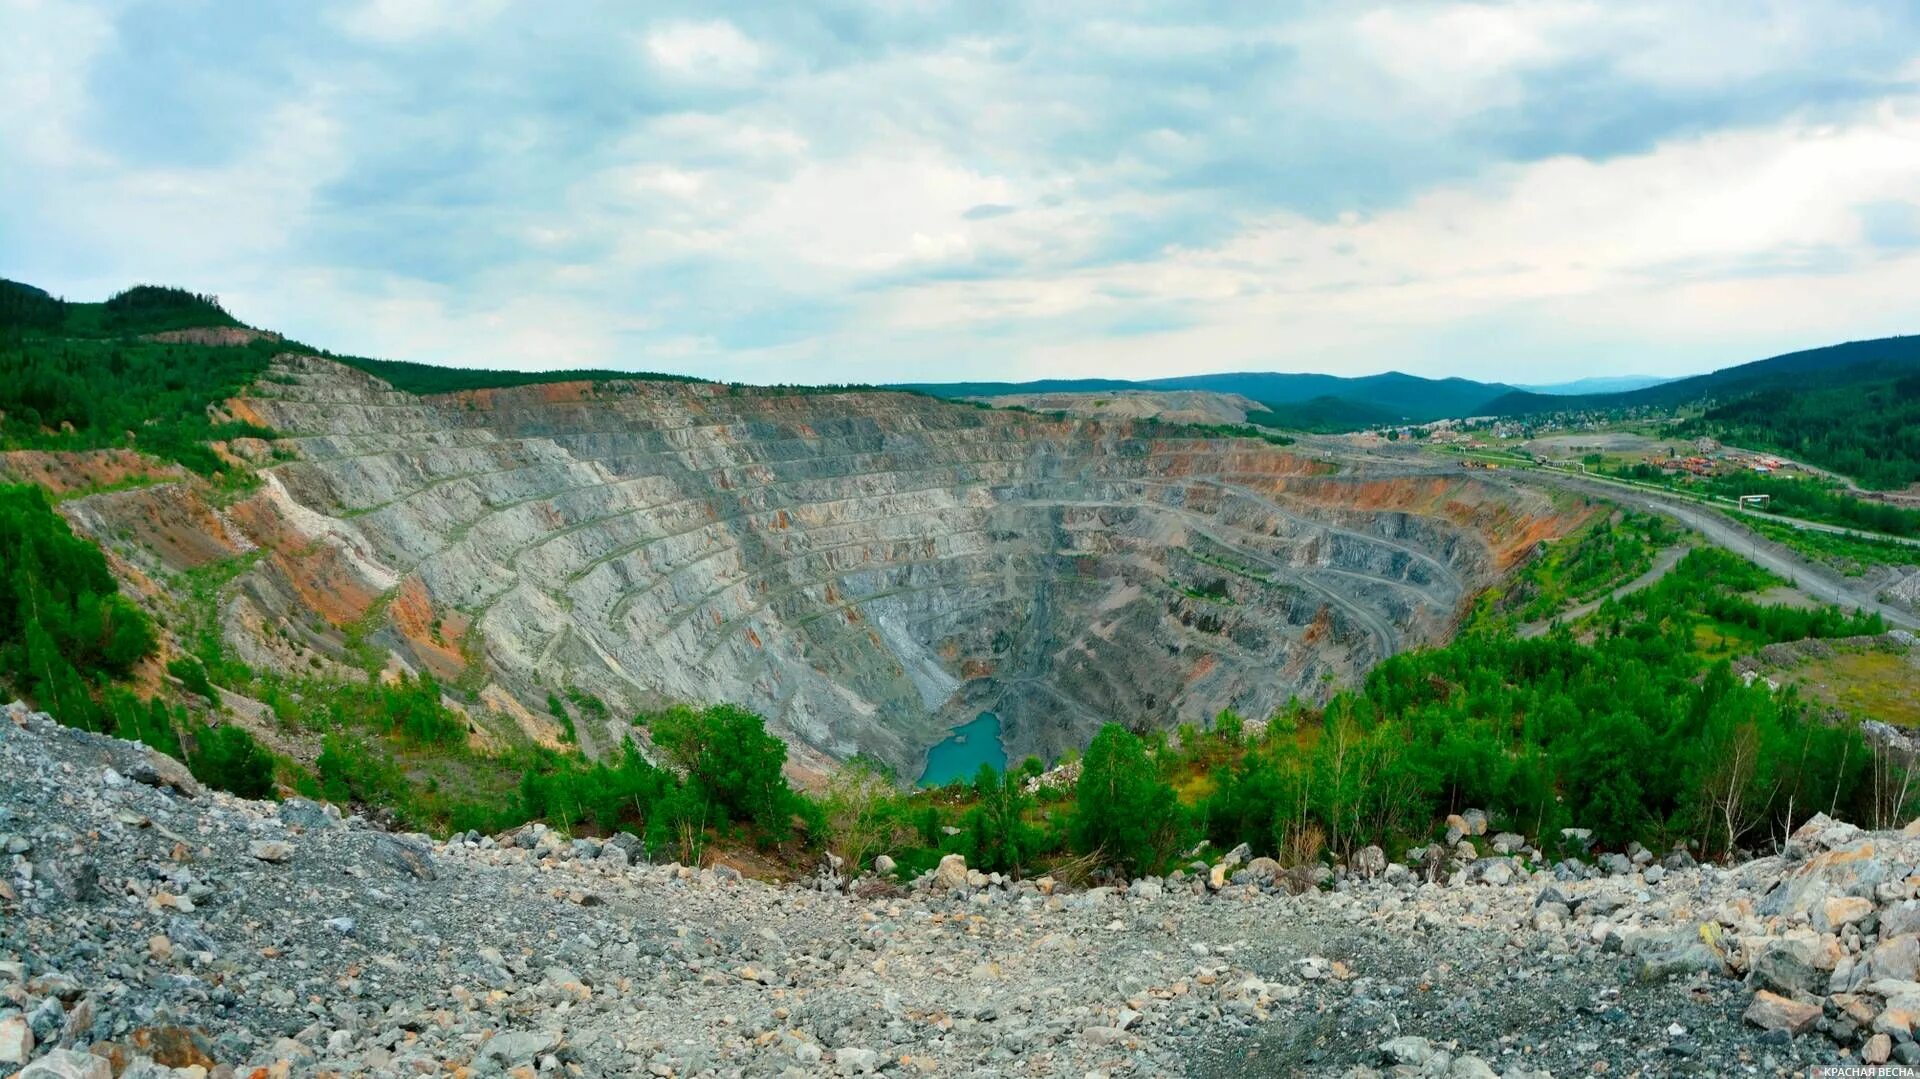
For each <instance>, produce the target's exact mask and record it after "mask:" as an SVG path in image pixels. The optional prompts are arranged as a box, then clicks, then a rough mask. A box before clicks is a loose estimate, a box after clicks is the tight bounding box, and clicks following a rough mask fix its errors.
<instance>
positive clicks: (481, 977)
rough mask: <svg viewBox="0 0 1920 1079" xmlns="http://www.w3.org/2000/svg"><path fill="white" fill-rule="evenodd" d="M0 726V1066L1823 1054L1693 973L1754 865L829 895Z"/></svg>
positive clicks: (1725, 966) (1699, 1062) (1134, 1071)
mask: <svg viewBox="0 0 1920 1079" xmlns="http://www.w3.org/2000/svg"><path fill="white" fill-rule="evenodd" d="M8 715H9V717H10V718H11V721H4V720H0V848H3V849H4V850H5V851H6V853H7V859H6V862H5V863H4V868H5V871H6V872H5V875H4V877H0V1071H5V1070H10V1069H12V1068H15V1067H19V1066H21V1065H22V1064H29V1062H31V1063H30V1064H29V1066H28V1067H27V1068H26V1069H25V1072H24V1073H23V1074H25V1075H27V1076H29V1077H30V1079H37V1077H42V1076H52V1075H89V1076H111V1075H115V1074H119V1075H133V1076H136V1077H141V1076H155V1075H192V1076H199V1075H207V1074H212V1075H226V1074H235V1075H243V1076H244V1075H260V1076H274V1075H288V1074H301V1075H305V1074H338V1075H363V1074H364V1075H424V1074H435V1073H441V1072H444V1071H447V1070H449V1069H453V1070H454V1071H455V1072H456V1073H457V1074H466V1075H477V1076H486V1075H495V1074H506V1073H512V1074H516V1075H533V1074H541V1075H580V1076H598V1075H631V1074H654V1075H695V1074H716V1075H816V1074H864V1073H868V1072H876V1071H877V1072H886V1073H889V1074H900V1075H915V1074H931V1075H1004V1076H1051V1075H1073V1076H1083V1075H1089V1074H1094V1075H1200V1076H1252V1075H1293V1074H1300V1075H1308V1074H1341V1073H1348V1072H1356V1073H1358V1074H1366V1073H1367V1070H1368V1069H1372V1068H1379V1069H1382V1070H1389V1069H1391V1068H1393V1067H1395V1066H1397V1068H1398V1071H1399V1073H1401V1074H1428V1075H1463V1076H1472V1075H1496V1074H1505V1075H1531V1074H1537V1073H1540V1072H1543V1071H1544V1072H1551V1073H1552V1074H1557V1075H1563V1076H1564V1075H1571V1074H1575V1073H1598V1072H1607V1073H1610V1074H1642V1075H1659V1074H1687V1073H1700V1074H1763V1073H1765V1074H1785V1073H1786V1072H1789V1071H1795V1070H1799V1069H1801V1068H1802V1067H1803V1066H1804V1064H1805V1063H1807V1062H1810V1061H1815V1060H1834V1059H1850V1058H1849V1057H1846V1056H1843V1055H1842V1054H1843V1053H1851V1052H1853V1050H1852V1049H1842V1048H1841V1047H1840V1046H1839V1045H1837V1044H1836V1042H1835V1041H1834V1040H1829V1038H1828V1037H1824V1036H1822V1034H1821V1033H1818V1032H1814V1031H1809V1032H1807V1033H1805V1034H1802V1035H1801V1036H1800V1037H1798V1038H1792V1037H1789V1036H1787V1034H1786V1033H1785V1032H1784V1031H1777V1030H1776V1031H1768V1030H1764V1029H1762V1027H1761V1026H1760V1025H1757V1024H1756V1023H1754V1022H1749V1021H1745V1020H1743V1018H1742V1016H1743V1013H1744V1011H1745V1009H1746V1008H1747V1007H1748V1000H1749V997H1750V991H1749V990H1748V989H1747V988H1746V987H1744V986H1743V985H1742V984H1741V983H1739V982H1737V981H1735V980H1733V979H1732V978H1730V977H1727V976H1725V974H1726V973H1727V972H1729V971H1730V970H1732V969H1734V968H1736V967H1739V966H1741V965H1743V960H1742V958H1741V957H1742V955H1744V954H1745V953H1746V952H1748V951H1750V950H1751V948H1752V940H1772V939H1775V938H1773V937H1772V936H1768V935H1766V932H1765V931H1766V930H1768V929H1779V930H1782V931H1787V930H1790V929H1791V928H1793V927H1791V926H1787V925H1786V924H1785V923H1782V924H1781V925H1773V926H1765V925H1761V924H1760V923H1759V922H1757V921H1756V920H1755V916H1752V915H1751V914H1749V913H1748V912H1749V911H1750V910H1751V906H1752V904H1751V901H1749V902H1748V906H1747V907H1746V908H1744V909H1742V908H1740V907H1739V903H1740V902H1741V901H1742V900H1743V899H1749V898H1750V897H1757V896H1759V895H1761V894H1762V891H1763V890H1767V889H1773V888H1775V887H1776V886H1777V884H1778V882H1779V881H1780V879H1781V874H1782V872H1783V870H1782V868H1781V866H1780V865H1774V864H1772V863H1769V864H1767V865H1762V864H1761V863H1755V865H1756V866H1758V867H1759V868H1757V869H1750V870H1742V871H1736V872H1727V871H1721V870H1716V869H1711V868H1703V869H1686V868H1682V869H1676V870H1674V871H1672V872H1670V873H1663V872H1662V871H1661V870H1660V868H1659V867H1658V866H1655V865H1653V864H1652V863H1651V862H1650V861H1646V860H1643V861H1642V862H1641V863H1640V864H1639V865H1637V866H1633V867H1632V868H1631V869H1629V870H1627V871H1626V872H1620V873H1616V874H1615V875H1612V876H1607V875H1602V874H1601V873H1599V871H1597V870H1596V871H1592V872H1588V873H1580V872H1577V871H1574V870H1571V869H1568V868H1567V867H1562V868H1561V875H1562V876H1565V877H1568V878H1570V879H1567V880H1561V881H1556V880H1555V879H1554V874H1553V872H1551V871H1549V870H1548V869H1547V868H1545V867H1541V868H1539V869H1538V870H1537V871H1536V872H1533V873H1532V874H1531V875H1529V874H1528V873H1526V872H1524V871H1521V869H1518V868H1515V867H1516V866H1518V865H1519V864H1520V863H1518V862H1516V861H1515V860H1514V859H1511V858H1476V859H1475V860H1473V861H1471V862H1465V861H1462V860H1460V859H1456V861H1455V865H1454V867H1453V868H1452V870H1451V876H1452V879H1453V880H1454V882H1455V883H1453V884H1448V883H1444V882H1443V883H1423V882H1421V881H1420V880H1419V879H1418V878H1417V877H1415V876H1413V875H1412V874H1411V873H1409V872H1408V871H1407V870H1406V869H1405V868H1404V867H1401V866H1389V867H1387V868H1386V869H1384V870H1382V871H1380V872H1378V873H1377V874H1375V875H1374V879H1368V880H1361V879H1358V878H1357V877H1356V878H1352V879H1348V878H1344V877H1343V878H1339V879H1336V880H1334V881H1332V882H1331V885H1330V887H1331V889H1332V890H1328V891H1309V892H1307V893H1306V894H1303V895H1297V896H1295V895H1289V894H1286V892H1285V891H1284V890H1283V889H1279V888H1277V887H1275V886H1274V885H1273V884H1272V883H1267V882H1265V881H1263V880H1262V879H1260V873H1259V864H1258V862H1255V863H1252V864H1249V865H1245V866H1241V867H1238V868H1237V870H1236V871H1234V872H1232V873H1231V874H1229V873H1228V872H1226V871H1222V872H1221V873H1220V874H1219V875H1217V876H1216V877H1215V879H1214V881H1213V882H1212V883H1211V884H1210V883H1209V882H1208V881H1207V880H1206V879H1205V878H1204V877H1202V876H1185V875H1182V876H1179V877H1174V878H1168V879H1166V880H1148V881H1140V882H1135V883H1134V885H1133V886H1132V887H1131V888H1130V889H1123V890H1118V891H1115V890H1112V889H1094V890H1091V891H1086V892H1078V893H1073V894H1066V893H1065V892H1064V890H1062V891H1059V892H1057V893H1054V894H1049V889H1048V888H1047V887H1046V882H1037V883H1036V882H1018V883H1014V882H1005V883H994V882H993V881H991V880H987V879H983V878H980V877H979V875H978V874H973V875H972V880H971V883H967V875H966V874H964V873H962V874H960V876H959V877H958V879H957V880H954V881H951V882H949V883H950V885H951V886H942V885H941V884H939V883H938V882H936V881H934V880H931V879H928V880H923V881H921V882H918V883H917V884H916V885H914V886H913V887H911V888H908V889H904V890H903V889H899V888H892V887H888V886H878V887H877V891H878V892H879V893H881V894H873V895H869V896H867V897H865V898H854V897H849V896H847V895H844V894H840V893H837V892H831V891H826V890H822V889H820V888H808V887H801V886H788V887H773V886H768V885H763V884H760V883H757V882H753V881H744V880H739V879H737V877H736V876H735V875H733V874H731V873H729V872H727V871H725V870H720V871H716V870H714V869H700V870H695V869H689V868H685V867H680V866H652V865H645V864H641V863H638V862H635V861H633V859H632V854H633V853H634V849H633V848H631V847H630V846H629V845H627V843H626V841H624V840H622V841H619V842H609V843H606V844H601V843H598V842H594V841H570V840H567V839H565V838H564V837H561V836H559V835H558V834H556V833H553V832H551V831H547V830H545V829H541V828H537V827H536V828H530V829H525V830H522V831H520V832H518V833H513V834H510V835H507V836H502V837H457V838H456V839H455V840H453V841H450V842H445V843H438V842H434V841H432V840H428V839H426V838H425V837H408V836H395V835H389V834H387V833H385V832H382V831H380V830H378V829H376V828H375V827H373V826H372V825H370V824H367V823H366V822H363V821H360V820H358V819H348V820H342V819H340V818H339V817H338V816H337V815H336V814H335V813H334V812H333V811H332V810H330V809H327V808H324V807H320V806H316V805H313V804H312V803H306V802H300V801H298V800H294V801H289V802H285V803H280V804H277V805H276V804H274V803H253V802H246V801H242V800H239V799H234V798H231V797H229V796H227V795H224V794H217V793H212V792H206V791H201V790H199V789H198V788H197V787H196V786H195V785H194V784H193V783H192V781H191V779H190V778H189V777H186V776H184V774H183V773H182V772H181V771H180V769H179V766H178V765H177V764H174V763H173V762H171V761H168V760H167V759H166V758H161V757H156V756H155V755H152V754H150V753H148V752H147V751H145V750H144V749H142V748H141V747H138V746H135V745H132V744H130V743H125V742H119V741H116V740H113V739H108V738H102V737H98V736H93V735H87V734H84V733H81V732H77V731H70V730H65V729H62V728H59V727H57V726H55V725H53V724H52V723H51V722H50V721H49V720H46V719H45V718H42V717H37V716H30V715H28V714H26V713H25V710H24V709H17V708H13V709H9V712H8ZM1835 827H1837V828H1841V829H1844V828H1845V826H1843V825H1841V826H1835ZM1463 838H1465V837H1463ZM1842 838H1848V837H1847V836H1844V835H1843V836H1842ZM1466 841H1467V842H1473V840H1471V839H1467V840H1466ZM1479 842H1480V843H1482V844H1483V845H1484V844H1485V843H1486V842H1487V841H1486V840H1485V839H1484V837H1483V838H1481V839H1480V840H1479ZM1884 846H1890V845H1888V844H1883V847H1884ZM1907 856H1908V854H1907V853H1906V848H1904V847H1903V848H1901V852H1900V853H1899V854H1898V857H1902V858H1904V857H1907ZM1776 861H1777V860H1776ZM1621 862H1622V863H1623V864H1624V863H1625V860H1624V859H1622V860H1621ZM1502 867H1506V868H1502ZM1614 868H1615V869H1616V870H1617V869H1619V868H1620V866H1618V865H1616V866H1615V867H1614ZM1850 872H1851V871H1850ZM1893 872H1905V873H1909V874H1910V872H1911V868H1910V864H1908V865H1903V866H1902V867H1900V868H1899V869H1897V870H1894V871H1890V872H1887V873H1880V874H1877V875H1874V876H1873V878H1872V880H1873V882H1874V883H1873V884H1871V885H1870V887H1869V890H1871V888H1872V887H1874V886H1878V885H1881V884H1885V883H1886V882H1887V881H1889V880H1898V879H1901V878H1899V877H1895V876H1893V875H1892V873H1893ZM1663 876H1664V879H1660V878H1662V877H1663ZM1649 877H1652V878H1655V879H1653V880H1651V881H1650V880H1649V879H1648V878H1649ZM1235 880H1238V881H1239V882H1240V883H1233V882H1234V881H1235ZM1849 880H1851V878H1849ZM1470 882H1474V883H1470ZM1275 883H1277V882H1275ZM1830 883H1833V884H1834V886H1835V888H1842V887H1851V886H1852V884H1849V883H1848V882H1847V881H1834V882H1830ZM1853 883H1858V881H1853ZM1895 890H1896V891H1898V890H1899V889H1897V888H1896V889H1895ZM1908 891H1910V889H1908ZM1821 894H1822V895H1826V894H1827V893H1825V892H1823V893H1821ZM1888 898H1889V899H1891V898H1892V893H1889V894H1888ZM1899 898H1902V899H1904V898H1907V897H1906V896H1904V895H1902V896H1900V897H1899ZM1562 900H1564V902H1562ZM1543 903H1544V905H1543ZM1720 908H1726V910H1727V913H1726V914H1725V915H1724V916H1723V917H1721V919H1720V921H1719V922H1717V923H1715V924H1725V925H1728V926H1729V928H1728V929H1727V930H1726V932H1727V934H1728V936H1727V939H1726V941H1725V942H1723V943H1721V944H1716V945H1715V946H1714V950H1711V951H1710V952H1708V953H1707V954H1705V955H1704V956H1703V954H1702V951H1701V948H1702V946H1701V945H1700V944H1699V941H1700V940H1701V939H1703V938H1702V937H1701V932H1702V931H1701V930H1700V929H1699V921H1698V920H1699V919H1702V918H1706V919H1708V920H1711V919H1712V918H1713V917H1714V915H1712V914H1711V913H1709V912H1710V911H1711V910H1714V909H1720ZM1543 910H1544V911H1545V912H1546V913H1544V914H1543V913H1542V911H1543ZM1676 927H1678V928H1676ZM1743 934H1744V935H1743ZM1752 934H1759V935H1758V936H1753V935H1752ZM1749 936H1751V939H1748V937H1749ZM1736 937H1738V938H1739V939H1740V940H1741V943H1739V944H1735V943H1733V941H1734V940H1735V938H1736ZM1714 939H1716V940H1718V939H1719V938H1717V937H1716V938H1714ZM1834 939H1835V941H1836V947H1839V948H1840V949H1841V951H1842V952H1843V953H1844V952H1846V950H1847V948H1848V947H1849V946H1851V947H1852V948H1853V950H1854V951H1853V953H1848V954H1849V955H1851V954H1855V953H1857V954H1859V955H1861V956H1863V957H1864V956H1865V955H1866V949H1868V948H1870V947H1871V942H1870V941H1868V940H1862V939H1859V934H1857V933H1856V934H1855V935H1854V937H1852V938H1848V937H1845V936H1844V934H1842V935H1836V936H1835V938H1834ZM1847 962H1848V963H1849V964H1851V963H1852V960H1851V959H1850V958H1849V959H1848V960H1847ZM1832 977H1833V978H1834V980H1835V982H1836V984H1837V983H1838V981H1839V978H1840V974H1839V973H1835V974H1833V975H1832ZM1819 981H1820V984H1819V985H1818V986H1810V987H1809V989H1808V992H1809V993H1811V994H1813V995H1814V997H1815V998H1816V999H1818V996H1819V994H1820V993H1823V992H1824V991H1825V990H1826V988H1828V986H1827V985H1826V979H1825V977H1822V978H1821V979H1819ZM1915 988H1916V989H1920V986H1916V987H1915ZM1843 1003H1844V1002H1843ZM1884 1003H1885V1004H1886V1007H1887V1008H1888V1009H1889V1010H1891V1009H1892V1007H1893V1004H1894V1002H1893V1001H1892V1000H1886V1001H1884ZM1825 1007H1826V1016H1827V1018H1823V1020H1822V1022H1829V1020H1830V1018H1831V1016H1833V1015H1834V1014H1836V1012H1835V1007H1836V1005H1835V1003H1834V1001H1832V1000H1827V1001H1826V1003H1825ZM1842 1033H1843V1034H1844V1035H1846V1036H1845V1037H1842V1038H1841V1041H1842V1042H1845V1043H1849V1044H1862V1043H1863V1038H1864V1036H1865V1035H1866V1033H1867V1031H1866V1029H1865V1028H1864V1027H1863V1028H1862V1029H1861V1030H1860V1031H1858V1032H1857V1033H1855V1032H1850V1031H1845V1032H1842ZM1894 1040H1895V1039H1890V1041H1894ZM1897 1043H1898V1045H1899V1046H1900V1047H1902V1048H1904V1047H1905V1046H1906V1045H1908V1044H1910V1043H1911V1037H1910V1035H1908V1036H1904V1037H1900V1038H1898V1039H1897ZM23 1047H24V1048H23ZM1913 1049H1914V1051H1915V1052H1920V1046H1914V1047H1913ZM89 1068H91V1069H93V1070H92V1071H89V1070H88V1069H89ZM101 1069H104V1070H101ZM463 1069H464V1070H463Z"/></svg>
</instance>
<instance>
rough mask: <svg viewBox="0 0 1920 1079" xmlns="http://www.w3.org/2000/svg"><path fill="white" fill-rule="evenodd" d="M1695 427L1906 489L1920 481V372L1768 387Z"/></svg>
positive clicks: (1874, 484) (1866, 483)
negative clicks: (1840, 381) (1829, 383)
mask: <svg viewBox="0 0 1920 1079" xmlns="http://www.w3.org/2000/svg"><path fill="white" fill-rule="evenodd" d="M1689 430H1697V431H1701V432H1707V433H1712V434H1713V435H1715V436H1716V437H1718V438H1723V439H1725V440H1726V441H1728V442H1731V443H1734V444H1736V445H1741V446H1754V447H1762V448H1766V449H1772V450H1776V451H1778V452H1780V453H1784V454H1788V455H1790V456H1793V457H1798V458H1800V459H1802V460H1805V461H1807V462H1809V463H1812V464H1816V465H1819V466H1820V467H1822V468H1825V469H1830V470H1832V471H1834V472H1838V473H1840V474H1841V475H1844V476H1849V477H1851V478H1852V479H1853V480H1854V481H1855V482H1857V483H1859V484H1860V485H1861V486H1862V487H1871V488H1898V487H1905V486H1907V485H1908V484H1911V483H1920V370H1916V369H1915V368H1914V367H1913V366H1912V365H1909V366H1907V367H1905V368H1904V369H1893V370H1889V371H1887V372H1886V373H1885V374H1884V375H1883V376H1882V377H1879V378H1874V379H1870V380H1863V381H1858V382H1853V383H1850V384H1846V385H1838V386H1835V385H1828V384H1825V383H1822V382H1815V383H1813V384H1810V385H1801V386H1795V387H1791V388H1786V387H1783V388H1778V389H1770V390H1765V391H1763V392H1760V393H1756V394H1753V395H1752V396H1750V397H1743V398H1740V399H1738V400H1735V401H1731V402H1728V403H1726V404H1723V405H1718V406H1716V407H1714V408H1711V409H1709V410H1707V412H1706V414H1705V415H1703V416H1701V417H1700V418H1699V419H1698V420H1696V421H1694V422H1693V423H1692V424H1690V425H1689Z"/></svg>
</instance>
